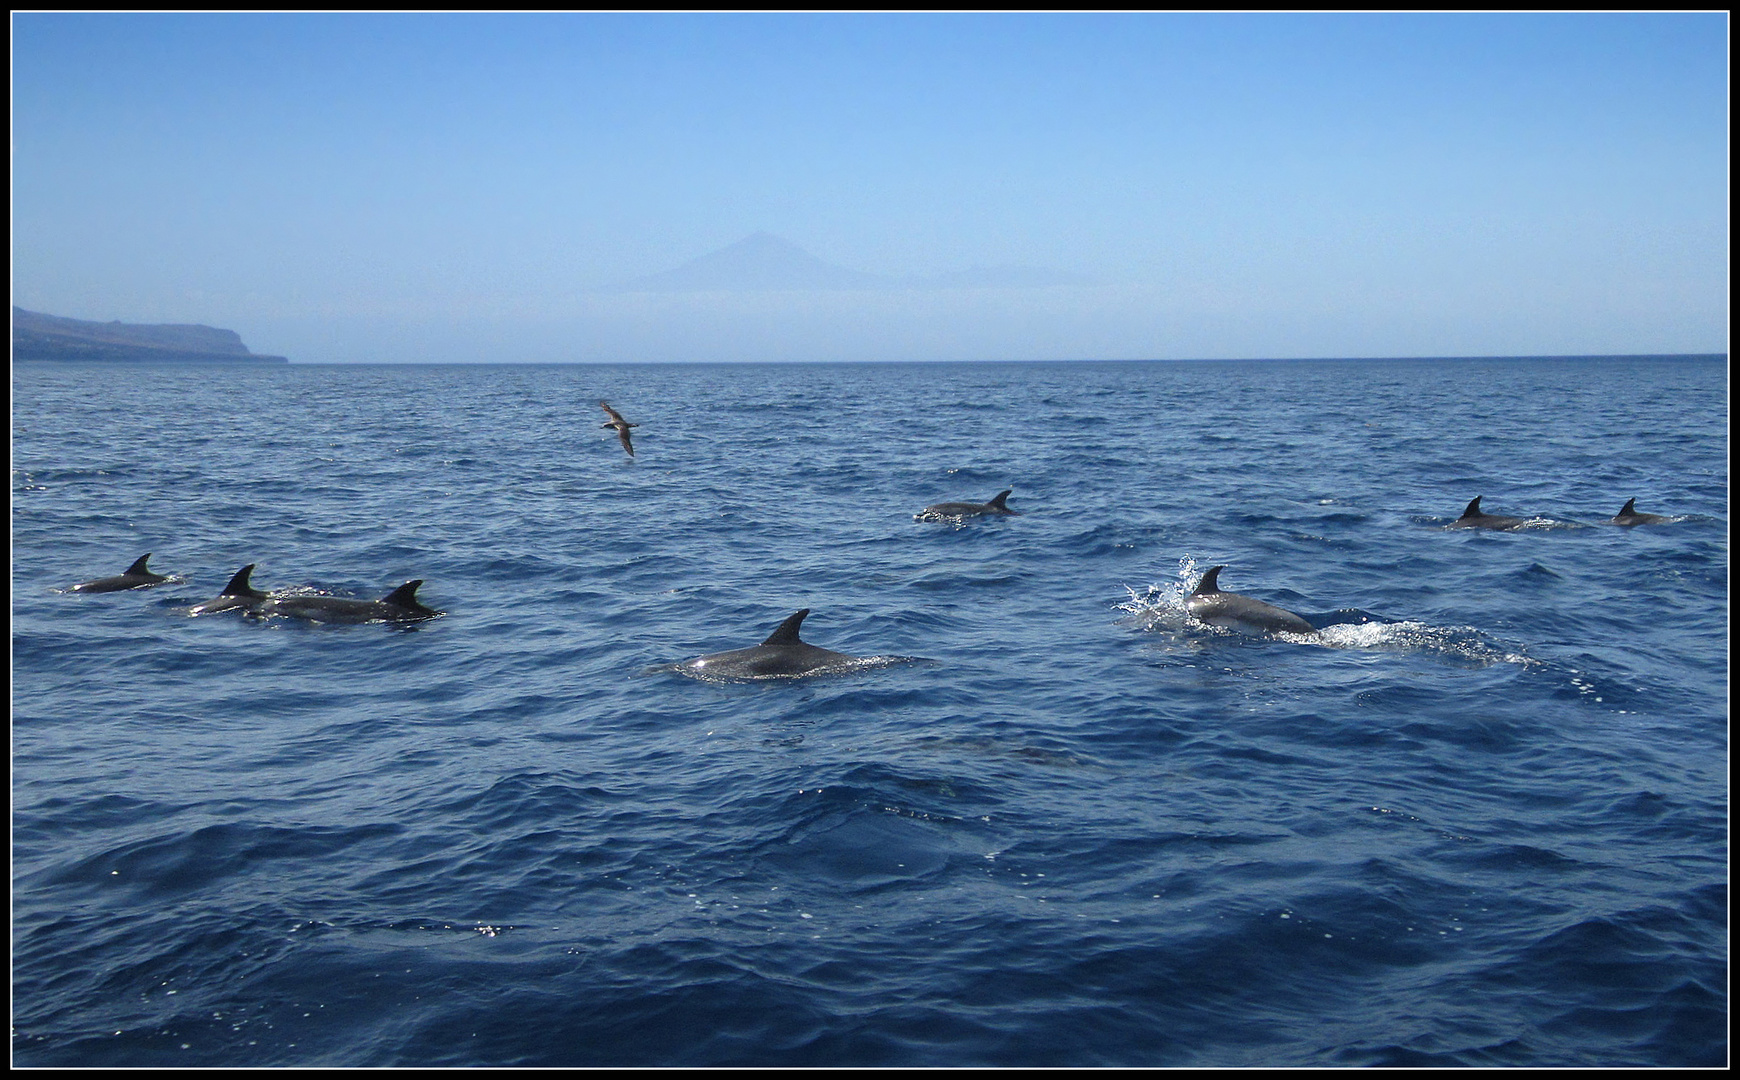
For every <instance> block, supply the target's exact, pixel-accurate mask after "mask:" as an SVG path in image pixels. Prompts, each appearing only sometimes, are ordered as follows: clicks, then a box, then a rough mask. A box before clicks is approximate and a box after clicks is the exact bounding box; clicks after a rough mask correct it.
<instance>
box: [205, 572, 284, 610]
mask: <svg viewBox="0 0 1740 1080" xmlns="http://www.w3.org/2000/svg"><path fill="white" fill-rule="evenodd" d="M253 572H254V564H253V563H249V564H248V565H246V566H244V567H242V568H241V569H240V570H237V571H236V576H235V577H232V578H230V583H229V584H228V585H225V586H224V591H223V592H221V593H218V594H217V595H216V596H215V597H213V598H212V599H210V600H207V601H206V602H205V603H203V604H195V605H193V606H192V607H191V608H188V609H187V613H188V614H189V615H210V614H212V613H213V612H218V611H233V610H235V609H236V608H243V609H245V610H248V611H252V610H254V609H256V608H258V607H259V606H260V601H262V600H268V599H271V597H270V595H269V594H267V593H263V592H261V591H260V590H258V589H256V588H254V587H253V585H252V584H250V583H249V581H248V576H249V575H250V574H252V573H253Z"/></svg>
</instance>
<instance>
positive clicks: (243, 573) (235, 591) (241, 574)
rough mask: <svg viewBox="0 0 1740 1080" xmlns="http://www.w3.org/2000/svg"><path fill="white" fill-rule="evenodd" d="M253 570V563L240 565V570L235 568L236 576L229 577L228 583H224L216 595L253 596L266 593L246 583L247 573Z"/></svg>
mask: <svg viewBox="0 0 1740 1080" xmlns="http://www.w3.org/2000/svg"><path fill="white" fill-rule="evenodd" d="M253 572H254V564H253V563H249V564H248V565H246V566H244V567H242V568H241V569H240V570H237V571H236V576H235V577H233V578H230V583H229V584H228V585H225V586H224V591H223V592H221V593H218V595H219V596H253V597H260V596H265V595H266V594H265V593H263V592H261V591H260V590H258V589H256V588H254V587H253V585H251V584H249V583H248V575H249V574H252V573H253Z"/></svg>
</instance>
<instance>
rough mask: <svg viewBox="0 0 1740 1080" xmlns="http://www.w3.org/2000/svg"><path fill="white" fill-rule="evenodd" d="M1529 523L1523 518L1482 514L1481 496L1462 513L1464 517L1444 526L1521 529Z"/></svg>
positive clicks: (1476, 497) (1448, 527) (1501, 529)
mask: <svg viewBox="0 0 1740 1080" xmlns="http://www.w3.org/2000/svg"><path fill="white" fill-rule="evenodd" d="M1525 524H1527V522H1526V521H1525V520H1524V519H1522V518H1514V517H1505V516H1504V515H1503V514H1483V513H1481V512H1480V496H1478V495H1476V496H1475V497H1474V501H1473V502H1471V503H1469V504H1468V509H1466V510H1464V511H1462V516H1461V517H1459V518H1457V519H1456V520H1455V521H1452V522H1451V523H1450V524H1448V525H1446V526H1444V527H1445V528H1446V529H1497V530H1499V531H1501V532H1502V531H1504V530H1507V529H1515V528H1519V527H1521V526H1522V525H1525Z"/></svg>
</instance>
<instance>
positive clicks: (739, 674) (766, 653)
mask: <svg viewBox="0 0 1740 1080" xmlns="http://www.w3.org/2000/svg"><path fill="white" fill-rule="evenodd" d="M809 613H810V609H809V608H804V609H803V610H802V611H799V612H797V613H796V614H794V615H791V616H790V617H788V618H787V619H786V620H785V621H784V622H782V623H780V624H779V629H777V630H775V631H774V632H773V633H771V634H769V635H767V640H766V641H763V642H762V643H761V644H760V645H751V646H750V647H749V648H747V649H732V650H730V651H729V652H717V653H708V654H707V655H706V656H697V657H695V658H694V659H693V660H684V661H682V662H681V663H679V664H675V665H673V667H674V669H675V670H677V671H681V672H683V673H685V674H689V675H697V676H702V677H706V678H722V679H765V678H775V677H784V678H796V677H798V676H802V675H816V674H822V673H827V672H834V671H845V670H849V669H850V668H851V667H852V665H853V664H854V663H855V662H856V661H858V660H859V658H858V657H855V656H847V655H846V654H845V653H837V652H834V651H833V650H832V649H823V648H820V647H818V646H815V645H811V644H809V643H808V642H805V641H800V640H799V639H798V626H799V625H800V624H801V623H802V622H803V621H804V616H805V615H808V614H809Z"/></svg>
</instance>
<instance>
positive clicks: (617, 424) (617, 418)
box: [598, 401, 640, 457]
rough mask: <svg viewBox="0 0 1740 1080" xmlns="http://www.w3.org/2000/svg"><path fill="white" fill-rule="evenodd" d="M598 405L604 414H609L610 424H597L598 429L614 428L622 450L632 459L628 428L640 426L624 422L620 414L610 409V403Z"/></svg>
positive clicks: (632, 447) (632, 449)
mask: <svg viewBox="0 0 1740 1080" xmlns="http://www.w3.org/2000/svg"><path fill="white" fill-rule="evenodd" d="M598 404H599V405H600V406H601V407H602V408H603V409H604V411H605V412H607V413H609V414H610V423H608V424H599V425H598V426H599V427H607V428H615V429H616V437H617V438H618V439H620V440H621V441H622V448H623V449H624V450H627V451H628V456H629V457H633V456H634V444H633V443H632V442H629V440H628V429H629V428H637V427H639V426H640V425H639V424H631V423H629V422H628V421H627V420H624V419H623V418H622V414H621V413H619V412H617V411H616V410H615V409H613V408H611V407H610V402H608V401H600V402H599V403H598Z"/></svg>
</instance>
